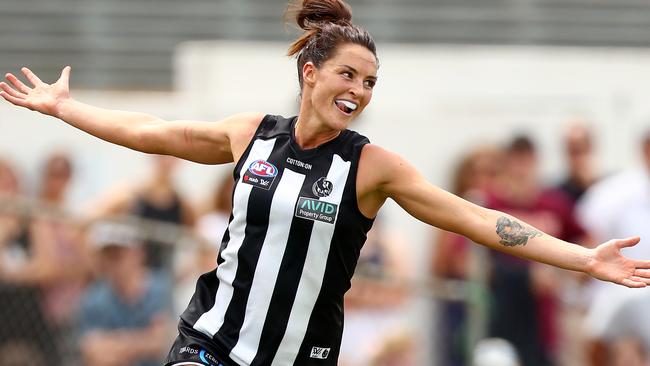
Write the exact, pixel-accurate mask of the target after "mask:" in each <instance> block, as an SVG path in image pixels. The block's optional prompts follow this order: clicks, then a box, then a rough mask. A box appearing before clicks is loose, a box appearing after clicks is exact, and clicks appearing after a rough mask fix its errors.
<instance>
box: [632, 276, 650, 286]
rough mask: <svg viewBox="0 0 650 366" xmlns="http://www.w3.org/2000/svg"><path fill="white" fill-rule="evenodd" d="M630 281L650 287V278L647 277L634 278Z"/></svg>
mask: <svg viewBox="0 0 650 366" xmlns="http://www.w3.org/2000/svg"><path fill="white" fill-rule="evenodd" d="M630 279H631V280H632V281H634V282H642V283H645V284H646V285H650V278H646V277H639V276H632V277H630Z"/></svg>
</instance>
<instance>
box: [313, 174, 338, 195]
mask: <svg viewBox="0 0 650 366" xmlns="http://www.w3.org/2000/svg"><path fill="white" fill-rule="evenodd" d="M332 189H334V184H332V182H330V181H329V180H327V179H325V177H320V178H318V180H317V181H316V182H315V183H314V185H313V186H311V191H312V192H313V193H314V196H316V197H327V196H329V195H330V194H331V193H332Z"/></svg>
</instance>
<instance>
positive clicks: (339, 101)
mask: <svg viewBox="0 0 650 366" xmlns="http://www.w3.org/2000/svg"><path fill="white" fill-rule="evenodd" d="M336 102H337V103H342V104H343V105H344V106H346V107H348V108H349V109H351V110H353V111H354V110H356V109H357V105H356V104H354V103H352V102H350V101H347V100H343V99H338V100H337V101H336Z"/></svg>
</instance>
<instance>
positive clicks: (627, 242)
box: [616, 236, 641, 249]
mask: <svg viewBox="0 0 650 366" xmlns="http://www.w3.org/2000/svg"><path fill="white" fill-rule="evenodd" d="M639 241H641V238H639V237H638V236H633V237H631V238H627V239H621V240H618V241H617V242H616V246H617V247H619V248H620V249H623V248H628V247H632V246H635V245H636V244H637V243H638V242H639Z"/></svg>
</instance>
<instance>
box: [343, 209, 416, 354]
mask: <svg viewBox="0 0 650 366" xmlns="http://www.w3.org/2000/svg"><path fill="white" fill-rule="evenodd" d="M405 248H408V245H406V244H405V243H404V240H403V239H402V238H401V237H400V236H399V235H397V234H396V233H393V232H391V231H390V230H388V229H387V228H386V227H385V226H384V225H383V221H382V220H381V219H378V220H376V221H375V225H374V226H373V228H372V229H371V230H370V231H369V232H368V239H367V241H366V243H365V244H364V246H363V249H362V250H361V254H360V256H359V261H358V263H357V268H356V270H355V274H354V276H355V277H354V279H353V282H352V287H351V289H350V290H349V291H348V293H347V294H346V295H345V310H346V316H345V325H344V329H343V342H342V344H341V354H340V359H341V362H343V363H346V365H349V366H360V365H368V364H369V362H370V359H371V357H372V356H373V355H374V354H375V353H377V351H378V348H381V346H382V343H383V341H384V338H385V337H386V335H387V334H390V333H393V332H395V331H400V330H401V329H402V328H404V327H405V324H404V318H403V314H404V309H405V306H406V305H407V301H408V292H407V290H406V288H405V286H404V281H405V280H407V279H408V278H410V275H411V273H410V272H409V263H410V261H409V255H410V254H409V253H408V251H405Z"/></svg>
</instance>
